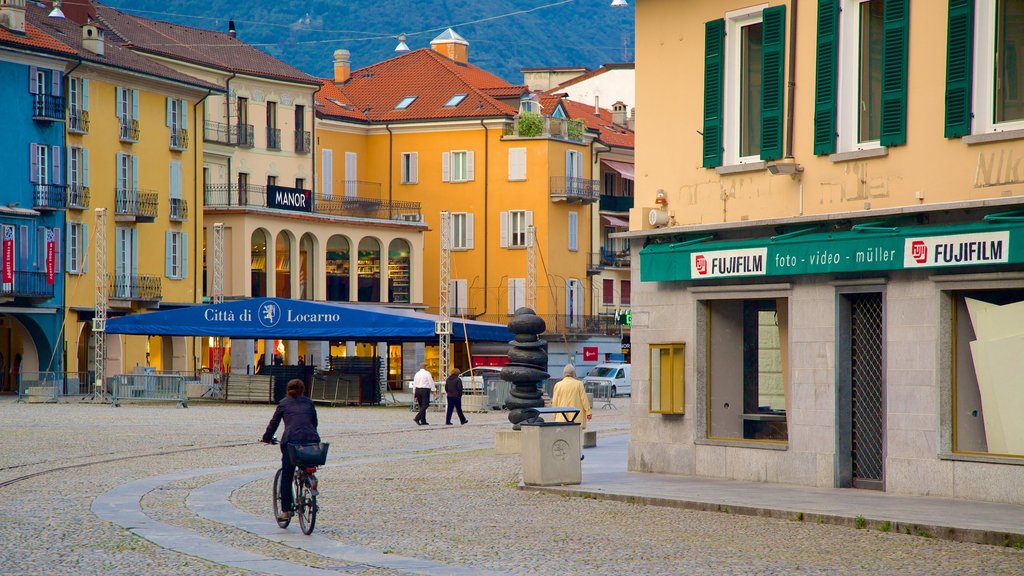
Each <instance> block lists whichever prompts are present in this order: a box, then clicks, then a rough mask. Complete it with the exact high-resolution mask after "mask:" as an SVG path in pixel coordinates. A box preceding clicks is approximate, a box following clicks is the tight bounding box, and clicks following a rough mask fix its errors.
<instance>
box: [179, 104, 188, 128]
mask: <svg viewBox="0 0 1024 576" xmlns="http://www.w3.org/2000/svg"><path fill="white" fill-rule="evenodd" d="M180 103H181V114H180V115H179V118H181V127H182V128H188V102H186V101H185V100H180Z"/></svg>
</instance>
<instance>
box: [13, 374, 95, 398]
mask: <svg viewBox="0 0 1024 576" xmlns="http://www.w3.org/2000/svg"><path fill="white" fill-rule="evenodd" d="M92 386H93V373H92V372H52V371H51V372H24V373H22V374H21V375H20V376H19V377H18V402H26V401H27V402H57V401H59V400H62V399H65V398H75V399H81V398H84V397H86V396H89V395H90V394H92Z"/></svg>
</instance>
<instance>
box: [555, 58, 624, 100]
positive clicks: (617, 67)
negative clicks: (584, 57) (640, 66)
mask: <svg viewBox="0 0 1024 576" xmlns="http://www.w3.org/2000/svg"><path fill="white" fill-rule="evenodd" d="M635 68H636V65H635V64H634V63H632V62H624V63H621V64H605V65H604V66H601V67H600V68H598V69H596V70H589V71H587V72H586V73H584V74H580V75H579V76H576V77H574V78H570V79H568V80H566V81H565V82H562V83H561V84H559V85H558V86H555V87H554V88H552V89H550V90H548V92H550V93H551V94H556V93H558V92H561V91H562V90H564V89H565V88H566V87H567V86H572V85H573V84H578V83H580V82H583V81H584V80H588V79H590V78H593V77H594V76H600V75H601V74H604V73H605V72H608V71H610V70H633V69H635Z"/></svg>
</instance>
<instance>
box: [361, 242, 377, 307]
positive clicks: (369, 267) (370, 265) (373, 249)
mask: <svg viewBox="0 0 1024 576" xmlns="http://www.w3.org/2000/svg"><path fill="white" fill-rule="evenodd" d="M356 268H357V270H356V273H357V274H359V284H358V290H359V294H358V296H359V298H358V301H359V302H380V242H379V241H378V240H377V239H376V238H363V239H362V240H360V241H359V261H358V262H357V263H356Z"/></svg>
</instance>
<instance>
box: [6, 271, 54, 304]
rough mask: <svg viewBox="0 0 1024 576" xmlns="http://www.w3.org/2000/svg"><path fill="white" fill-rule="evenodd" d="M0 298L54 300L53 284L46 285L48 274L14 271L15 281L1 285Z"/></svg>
mask: <svg viewBox="0 0 1024 576" xmlns="http://www.w3.org/2000/svg"><path fill="white" fill-rule="evenodd" d="M0 296H5V297H8V298H11V297H14V298H43V299H45V298H53V284H47V283H46V272H25V271H23V270H15V271H14V281H13V282H8V283H6V284H5V283H0Z"/></svg>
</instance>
